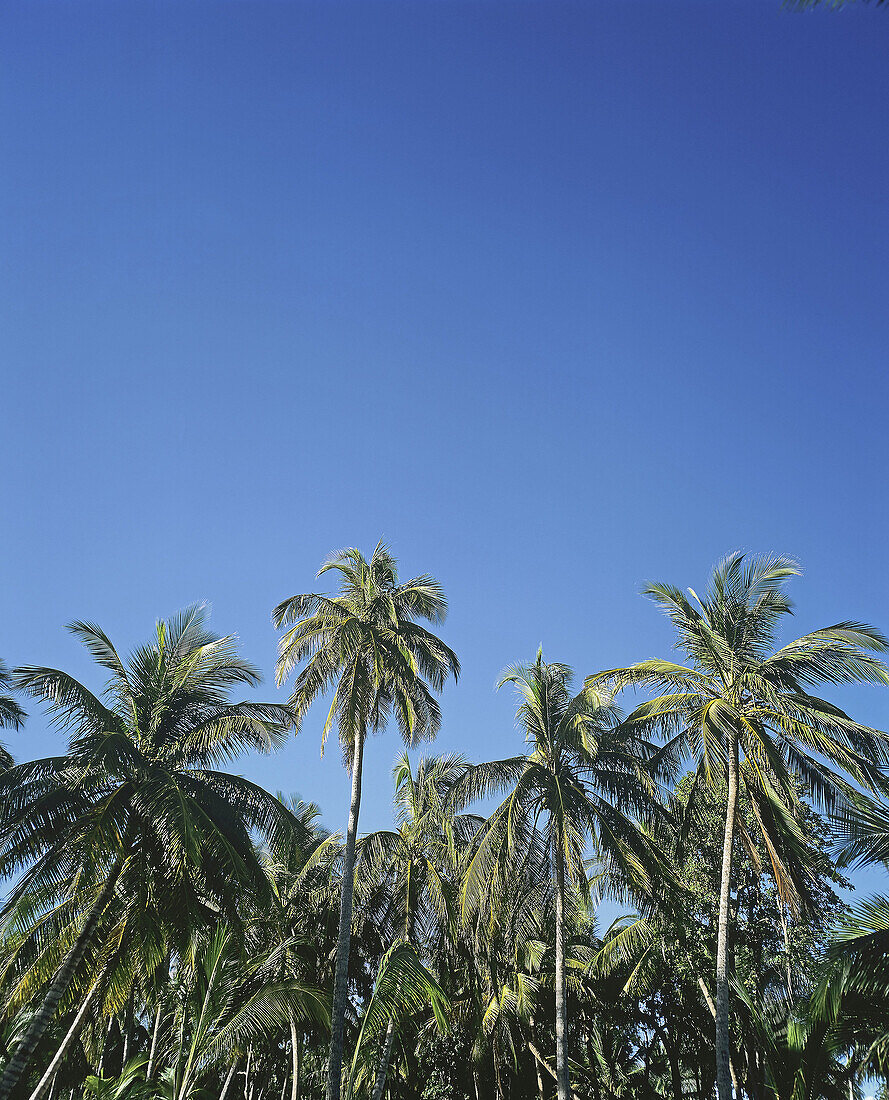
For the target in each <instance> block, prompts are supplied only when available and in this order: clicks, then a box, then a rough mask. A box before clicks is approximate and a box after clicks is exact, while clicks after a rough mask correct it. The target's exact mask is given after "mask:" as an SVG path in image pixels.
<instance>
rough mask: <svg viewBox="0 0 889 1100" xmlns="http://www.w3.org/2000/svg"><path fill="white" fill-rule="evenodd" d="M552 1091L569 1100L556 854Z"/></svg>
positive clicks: (561, 883)
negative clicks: (554, 1024) (554, 1007)
mask: <svg viewBox="0 0 889 1100" xmlns="http://www.w3.org/2000/svg"><path fill="white" fill-rule="evenodd" d="M556 1093H557V1096H558V1100H570V1098H571V1081H570V1079H569V1075H568V1000H567V998H566V996H565V867H564V864H563V862H562V854H561V852H557V853H556Z"/></svg>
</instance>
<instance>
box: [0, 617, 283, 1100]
mask: <svg viewBox="0 0 889 1100" xmlns="http://www.w3.org/2000/svg"><path fill="white" fill-rule="evenodd" d="M69 629H70V630H71V631H72V633H73V634H74V635H75V636H76V637H77V638H79V639H80V641H82V642H83V643H84V644H85V645H86V647H87V648H88V649H89V650H90V652H91V653H92V655H93V657H94V658H95V659H96V660H97V661H98V663H99V664H100V665H102V666H103V667H104V668H105V669H107V670H108V671H109V672H110V674H111V676H110V679H109V681H108V684H107V686H106V688H105V692H104V694H103V695H102V696H101V697H100V696H96V695H94V694H93V693H92V692H91V691H90V690H89V689H88V688H86V687H85V686H84V685H83V684H81V683H79V682H78V681H77V680H75V679H74V678H73V677H72V676H70V675H68V674H67V673H65V672H61V671H59V670H58V669H52V668H39V667H27V668H20V669H18V670H17V671H16V674H15V677H14V683H15V685H16V686H17V687H18V688H20V689H21V690H23V691H25V692H26V693H27V694H29V695H31V696H33V697H34V698H37V699H40V700H42V701H43V702H44V703H45V704H46V706H47V710H48V713H49V715H50V717H51V719H52V720H53V721H54V723H55V724H56V725H57V726H59V727H60V728H63V729H66V730H68V731H69V745H68V752H67V753H66V754H65V755H64V756H59V757H50V758H48V759H44V760H36V761H32V762H30V763H25V764H19V765H17V766H16V767H14V768H12V769H10V770H9V771H8V772H6V773H5V774H4V775H3V776H2V778H0V866H2V870H3V873H5V874H7V875H9V874H13V873H15V872H16V871H18V870H20V869H22V868H24V867H28V870H27V871H26V873H25V874H24V875H23V876H22V877H21V878H20V879H19V881H18V882H17V884H16V886H15V888H14V889H13V891H12V894H11V896H10V900H9V902H8V903H7V906H6V908H5V913H6V915H7V918H8V919H9V920H10V921H12V922H13V925H14V926H15V927H19V928H21V927H22V926H23V924H26V923H27V922H28V921H29V920H30V921H32V922H33V924H34V928H35V932H34V936H35V940H36V942H37V943H38V944H42V945H44V946H43V948H42V949H41V951H40V952H39V954H38V959H39V961H41V963H42V967H41V970H40V973H38V974H37V975H36V976H35V977H34V983H35V984H36V982H38V981H40V980H42V982H43V984H44V992H43V997H42V1002H41V1004H40V1006H39V1008H38V1009H37V1011H36V1012H35V1014H34V1017H33V1019H32V1021H31V1024H30V1026H29V1028H28V1031H27V1033H26V1034H25V1036H24V1037H23V1039H22V1041H21V1042H20V1043H19V1044H18V1046H17V1047H16V1049H15V1051H14V1052H13V1055H12V1057H11V1058H10V1060H9V1062H8V1064H7V1065H6V1067H5V1069H4V1072H3V1075H2V1077H0V1098H2V1100H6V1098H7V1097H8V1096H9V1095H10V1093H11V1092H12V1090H13V1089H14V1088H15V1086H16V1085H17V1083H18V1082H19V1081H20V1079H21V1077H22V1075H23V1073H24V1071H25V1070H26V1068H27V1066H28V1063H29V1061H30V1059H31V1056H32V1054H33V1052H34V1050H35V1047H36V1046H37V1043H38V1042H39V1040H40V1037H41V1036H42V1035H43V1033H44V1031H45V1030H46V1028H47V1026H48V1024H49V1023H50V1021H51V1020H52V1018H53V1016H54V1014H55V1011H56V1008H57V1006H58V1005H59V1002H60V1000H61V998H62V997H63V995H65V993H66V991H67V990H68V988H69V986H70V984H71V982H72V979H73V978H74V976H75V974H76V973H77V971H78V968H79V967H80V964H81V963H82V962H83V960H84V958H85V957H86V956H87V954H88V952H90V951H93V950H94V949H95V945H96V942H97V936H98V934H99V930H100V923H101V922H102V920H103V918H104V917H105V915H106V911H107V913H108V914H110V918H111V921H112V923H113V922H115V921H116V920H117V919H118V915H119V913H120V911H121V909H123V910H125V911H127V912H129V913H130V914H131V915H132V907H127V904H126V899H128V898H131V897H138V896H139V895H140V891H144V890H145V889H146V884H149V883H150V884H154V886H155V887H156V889H155V892H154V895H153V896H154V897H155V899H156V900H157V901H159V900H162V899H163V898H166V899H167V901H168V902H169V901H172V899H175V906H173V907H172V908H173V909H174V910H175V907H180V908H183V909H185V910H188V909H189V908H198V907H200V908H204V909H208V908H209V909H215V910H216V911H217V912H222V913H223V914H225V915H226V916H228V917H229V918H230V919H233V920H236V919H237V903H238V899H239V897H240V895H241V893H242V891H243V890H244V889H245V888H248V889H251V890H254V891H256V892H258V893H261V892H262V891H263V889H267V880H266V878H265V876H264V875H263V871H262V866H261V864H260V860H259V857H258V853H257V850H256V847H255V845H254V843H253V838H252V835H251V832H252V831H257V832H259V833H260V834H264V835H266V836H270V837H272V838H276V837H277V836H278V835H280V834H281V833H283V832H285V831H286V830H287V829H289V828H290V827H291V822H292V819H291V815H290V814H289V812H288V811H287V810H286V809H285V807H283V806H282V804H281V803H280V802H279V801H278V800H277V799H275V798H273V797H272V796H271V795H269V794H267V793H266V792H265V791H263V790H262V789H261V788H260V787H258V786H256V785H255V784H253V783H250V782H248V781H247V780H246V779H242V778H240V777H238V776H233V775H229V774H227V773H225V772H221V771H218V770H216V768H217V767H218V765H219V764H221V763H224V762H226V761H228V760H231V759H232V758H233V757H235V756H237V755H238V754H239V753H240V752H242V751H243V750H245V749H248V748H254V749H260V750H263V751H267V750H269V749H272V748H274V747H275V746H277V745H278V744H280V743H281V742H282V740H283V739H284V738H285V737H286V733H287V728H288V726H289V724H290V722H291V717H292V716H291V714H290V711H289V710H288V708H287V707H285V706H280V705H276V704H270V703H254V702H235V703H233V702H231V701H230V699H229V696H230V693H231V691H232V689H233V688H235V687H237V686H240V685H248V686H253V685H254V684H256V683H257V682H258V681H259V678H260V677H259V673H258V672H257V670H256V669H254V668H253V666H251V665H250V664H248V663H247V662H246V661H244V660H243V659H242V658H241V657H239V656H238V653H237V646H236V639H235V638H234V636H229V637H224V638H222V637H219V636H217V635H215V634H212V633H210V632H209V631H208V630H207V629H206V626H205V624H204V614H203V610H202V609H201V608H199V607H192V608H190V609H188V610H187V611H185V612H183V613H181V614H180V615H178V616H176V617H175V618H173V619H172V620H170V621H169V622H165V623H164V622H161V623H158V624H157V629H156V637H155V638H154V639H153V640H152V642H151V643H150V644H148V645H145V646H142V647H140V648H139V649H137V650H136V651H135V652H134V653H133V654H132V656H131V657H130V658H129V659H128V660H127V661H123V660H122V659H121V657H120V656H119V655H118V652H117V650H116V649H115V648H114V646H113V645H112V643H111V641H110V640H109V638H108V637H107V635H106V634H105V633H104V632H103V631H102V630H100V628H99V627H98V626H95V625H94V624H91V623H74V624H73V625H72V626H71V627H70V628H69ZM72 899H73V901H72ZM71 904H74V906H75V907H74V909H73V910H72V909H70V906H71ZM66 906H68V909H67V914H68V921H69V923H68V928H67V931H66V932H65V934H64V935H62V936H61V937H59V939H58V941H54V940H51V939H50V940H49V946H48V947H47V946H46V943H47V937H46V935H45V932H46V921H45V918H46V917H49V918H52V917H53V916H54V915H55V914H56V913H57V911H58V912H63V913H64V912H66ZM167 908H171V907H170V906H167ZM162 911H163V907H162V906H160V905H159V904H157V905H156V906H155V908H154V912H155V913H160V912H162ZM49 926H50V927H52V924H51V923H50V925H49Z"/></svg>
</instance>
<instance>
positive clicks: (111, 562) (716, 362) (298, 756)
mask: <svg viewBox="0 0 889 1100" xmlns="http://www.w3.org/2000/svg"><path fill="white" fill-rule="evenodd" d="M4 23H5V34H4V44H3V52H4V55H5V64H4V66H3V67H2V72H0V83H2V96H3V103H4V110H3V112H2V118H0V142H2V150H3V156H2V169H0V203H2V209H3V210H4V216H3V218H2V223H0V233H2V239H0V252H2V256H3V264H2V275H0V278H2V288H0V289H2V294H0V310H2V317H0V341H2V354H3V364H4V369H3V396H4V405H5V416H4V426H3V431H2V433H0V448H2V469H3V495H2V501H3V513H4V524H3V529H4V537H3V539H2V544H0V545H2V562H3V577H4V584H3V588H2V611H0V655H2V656H3V657H4V658H5V659H6V660H7V662H9V663H10V664H17V663H41V664H51V665H57V666H61V667H64V668H66V669H68V670H70V671H72V672H74V673H76V674H78V675H81V676H84V677H87V678H88V679H89V681H90V683H92V684H94V685H96V686H98V684H99V683H100V682H101V681H100V678H97V677H96V675H95V673H94V672H93V671H92V670H91V668H90V665H89V661H88V660H87V658H86V656H85V654H84V653H82V652H81V651H79V649H78V647H77V645H76V643H75V642H74V641H73V640H72V639H71V638H70V637H68V636H67V635H66V634H65V632H64V630H63V625H64V624H65V623H66V622H68V621H70V620H72V619H75V618H83V619H90V620H95V621H97V622H99V623H100V624H102V626H103V627H104V628H105V629H106V630H107V631H108V633H109V634H110V635H111V636H112V638H114V639H115V640H116V641H117V642H118V644H119V645H121V646H122V647H123V648H129V647H131V646H134V645H136V644H137V643H139V642H141V641H142V640H144V639H145V637H146V636H147V635H148V633H149V632H150V630H151V627H152V623H153V621H154V620H155V618H157V617H159V616H165V615H168V614H171V613H172V612H174V611H176V610H177V609H179V608H181V607H183V606H184V605H186V604H189V603H191V602H194V601H204V600H206V601H208V602H209V603H210V604H211V605H212V608H213V619H212V624H213V626H214V627H215V628H216V629H218V630H220V631H222V632H228V631H232V630H234V631H237V632H239V634H240V635H241V638H242V640H243V648H244V651H245V653H246V654H247V655H248V656H249V657H251V658H252V659H253V660H255V661H256V662H258V663H259V664H260V665H261V666H262V667H263V669H264V670H265V672H266V675H267V684H266V685H265V688H264V690H263V692H262V693H261V694H264V695H265V696H267V697H273V698H280V697H281V696H280V695H278V694H277V693H276V690H275V688H274V684H273V668H274V659H275V634H274V632H273V630H272V627H271V624H270V611H271V608H272V607H273V606H274V604H276V603H277V602H278V601H279V600H280V599H282V598H283V597H285V596H287V595H290V594H292V593H294V592H299V591H305V590H309V589H311V588H312V587H313V585H314V583H315V582H314V580H313V577H314V573H315V570H316V569H317V567H318V565H319V564H320V563H321V561H322V559H323V558H324V557H325V556H326V555H327V553H328V552H329V551H330V550H332V549H334V548H336V547H339V546H343V545H358V546H360V547H362V548H364V549H365V550H366V551H368V552H369V551H370V550H371V549H372V547H373V545H374V543H375V542H376V541H377V539H378V538H380V537H381V536H382V537H384V538H386V539H387V540H389V541H390V543H391V545H392V547H393V549H394V551H395V553H396V555H397V556H398V558H399V559H400V560H401V562H402V566H403V570H404V573H405V575H410V574H412V573H415V572H421V571H427V570H428V571H430V572H432V573H434V574H435V575H436V576H438V577H439V578H440V580H441V581H442V582H443V584H444V585H445V588H446V590H447V592H448V595H449V598H450V602H451V615H450V617H449V620H448V623H447V625H446V627H445V629H444V631H443V633H444V636H445V637H446V639H447V641H448V642H449V643H450V644H451V645H452V646H453V647H454V648H455V649H456V650H457V652H458V654H459V656H460V658H461V661H462V664H463V669H464V671H463V675H462V677H461V679H460V683H459V685H457V686H456V687H454V686H453V685H452V686H450V687H449V688H448V689H447V691H446V693H445V695H444V699H443V709H444V716H445V717H444V729H443V732H442V734H441V736H440V738H439V741H438V748H439V749H442V750H457V751H461V752H463V753H465V754H467V755H468V756H470V757H472V758H474V759H482V758H494V757H498V756H504V755H511V754H512V753H514V752H515V751H517V749H518V748H519V747H520V741H519V737H518V735H517V733H516V731H515V728H514V724H513V710H514V704H513V700H512V698H510V697H509V695H508V693H507V692H501V693H500V694H495V692H494V684H495V682H496V680H497V678H498V675H499V673H500V671H501V669H502V668H503V666H504V665H506V664H509V663H512V662H514V661H516V660H522V659H527V658H530V657H532V656H533V654H534V652H535V650H536V647H537V645H538V643H540V642H542V643H543V644H544V647H545V652H546V654H547V655H548V656H549V657H551V658H552V659H558V660H563V661H566V662H568V663H570V664H572V665H573V666H574V667H575V668H576V669H577V670H578V674H579V676H580V675H585V674H587V673H590V672H593V671H596V670H598V669H600V668H604V667H611V666H614V665H616V664H620V663H625V662H629V661H632V660H634V659H640V658H643V657H648V656H654V655H665V654H666V653H667V651H668V650H669V646H670V642H671V637H670V631H669V628H668V625H667V624H666V623H665V622H664V621H662V619H661V618H660V616H659V614H658V612H657V611H656V610H655V608H654V607H653V606H651V605H649V604H647V603H646V601H645V600H643V599H641V598H640V597H639V596H638V595H637V593H638V591H639V589H640V587H641V585H642V584H643V583H644V582H645V581H646V580H650V579H660V580H670V581H673V582H675V583H677V584H680V585H683V586H685V585H694V586H696V587H697V586H698V585H703V584H704V583H705V580H706V576H707V573H708V571H709V569H710V567H711V566H712V565H713V564H714V563H715V562H716V561H717V560H718V559H719V558H720V557H722V556H723V555H724V554H725V553H727V552H728V551H730V550H732V549H735V548H747V549H750V550H754V551H776V552H782V553H789V554H791V555H794V556H796V557H797V558H798V559H799V560H800V561H801V562H802V563H803V565H804V567H805V576H804V578H802V579H801V580H798V581H797V582H795V583H794V585H793V591H794V595H795V597H796V598H797V601H798V615H797V620H796V622H795V623H794V624H793V625H794V627H795V633H803V632H805V631H807V630H809V629H812V628H814V627H817V626H820V625H825V624H827V623H831V622H835V621H837V620H838V619H842V618H864V619H868V620H871V621H874V622H876V623H877V624H878V625H881V626H883V627H884V628H889V597H887V591H886V583H885V570H886V543H887V519H886V509H885V504H884V500H883V496H884V481H885V477H886V471H887V461H886V460H887V433H886V422H887V418H886V412H887V380H886V348H887V345H889V339H887V338H889V311H887V308H886V292H885V283H886V264H887V257H889V218H887V193H889V192H887V178H889V140H887V138H889V133H887V130H889V126H887V118H886V112H885V109H884V106H883V105H884V104H885V103H886V102H887V99H889V66H887V65H886V57H887V49H889V13H885V12H883V11H881V10H877V9H874V8H859V7H857V6H853V8H851V9H847V10H844V11H843V12H841V13H832V12H828V11H818V12H814V13H809V14H805V15H801V14H794V13H790V12H788V11H786V10H784V9H782V8H781V6H780V3H779V2H778V0H774V2H772V0H768V2H767V0H747V2H745V3H740V2H738V3H732V2H725V0H720V2H719V3H703V2H701V3H691V2H684V0H662V2H660V3H642V2H636V0H622V2H619V3H618V2H611V3H605V2H596V0H588V2H585V3H576V4H568V3H561V2H553V0H547V2H545V3H544V2H540V3H524V2H520V0H511V2H510V3H494V2H483V0H479V2H476V3H461V2H457V0H449V2H444V0H439V2H433V0H428V2H424V0H415V2H413V3H402V4H395V3H383V2H378V0H361V2H360V3H345V2H339V0H321V2H318V3H311V4H310V3H302V2H299V0H292V2H286V3H285V2H281V3H261V2H248V0H243V2H240V3H225V2H221V0H214V2H200V0H189V2H186V3H183V2H181V0H176V2H172V0H170V2H168V3H148V2H144V0H128V3H126V4H121V3H119V0H117V2H113V3H111V2H109V3H104V4H100V3H96V2H92V0H90V2H86V3H77V4H74V3H68V2H64V3H62V2H56V3H49V2H44V0H26V2H20V0H11V2H9V3H8V4H7V5H6V6H5V13H4ZM835 697H836V698H837V699H838V700H839V701H840V702H841V703H843V704H844V705H846V706H848V707H849V708H850V709H851V710H852V711H853V713H854V714H855V715H856V716H858V717H860V718H861V719H862V720H865V721H868V722H872V723H874V724H877V725H881V726H883V727H885V726H887V725H889V693H887V692H882V693H880V692H879V691H877V689H870V688H868V689H855V690H852V689H850V690H847V691H843V692H840V693H838V694H837V693H835ZM321 722H322V715H321V714H320V713H319V714H313V715H310V717H309V719H308V720H307V722H306V724H305V728H304V730H303V732H302V733H301V734H300V735H299V737H298V738H297V739H295V740H294V741H292V742H291V743H290V744H289V745H288V747H287V748H286V750H284V751H283V752H282V753H281V754H279V755H278V756H276V757H274V758H269V759H251V760H249V761H244V763H243V770H244V771H245V773H246V774H249V775H251V776H252V777H254V778H256V779H258V780H259V781H261V782H262V783H264V784H265V785H267V786H270V787H272V788H273V789H282V790H284V791H286V792H290V791H295V792H299V793H300V794H301V795H302V796H303V797H305V798H309V799H313V800H315V801H317V802H319V803H320V805H321V807H322V810H323V816H324V820H325V822H326V823H327V824H328V826H330V827H332V828H342V827H343V826H344V824H345V817H346V810H347V801H348V782H347V776H346V774H345V772H344V771H343V769H342V767H341V764H340V759H339V753H338V752H337V751H335V750H333V751H331V752H329V753H328V754H327V756H326V757H325V759H324V760H323V761H322V760H321V759H320V758H319V730H320V725H321ZM8 740H9V742H10V747H11V748H12V749H13V750H14V752H15V753H16V754H17V755H18V756H19V757H27V756H33V755H43V754H46V753H51V752H54V751H56V750H57V748H58V745H59V739H58V736H57V735H55V734H53V733H51V732H50V731H48V730H47V728H46V725H45V723H44V721H43V719H42V718H41V717H39V716H38V715H35V716H34V717H33V718H32V720H31V721H30V723H29V725H28V728H27V731H26V732H25V733H24V734H23V735H21V736H13V737H10V738H8ZM398 751H399V744H398V741H397V736H396V735H395V734H394V733H390V734H388V735H386V736H385V737H384V738H382V739H380V740H379V741H378V742H376V743H374V744H372V745H371V747H370V752H369V754H368V763H367V770H366V786H365V799H364V805H363V811H362V812H363V825H364V826H365V827H367V828H371V827H375V826H379V825H381V824H383V823H384V822H385V821H387V820H388V816H389V811H388V806H389V797H390V790H391V786H390V781H389V769H390V767H391V764H392V762H393V759H394V758H395V756H396V754H397V752H398ZM868 881H870V880H868Z"/></svg>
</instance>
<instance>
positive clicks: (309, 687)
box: [0, 543, 460, 1100]
mask: <svg viewBox="0 0 889 1100" xmlns="http://www.w3.org/2000/svg"><path fill="white" fill-rule="evenodd" d="M331 570H334V571H336V572H338V573H339V574H340V577H341V585H340V591H339V593H338V594H337V595H335V596H327V595H321V594H318V593H314V592H309V593H305V594H303V595H300V596H291V597H290V598H289V599H286V600H284V601H283V602H282V603H280V604H279V605H278V606H277V607H276V608H275V611H274V616H273V618H274V623H275V626H276V627H278V628H280V627H283V626H288V627H289V628H290V629H289V630H287V631H286V633H285V634H284V635H283V636H282V637H281V640H280V642H279V657H278V666H277V680H278V683H279V684H281V683H284V682H285V681H286V680H287V679H288V678H289V677H290V675H291V674H292V673H293V672H294V670H295V669H296V668H297V666H298V665H299V664H301V663H302V662H303V661H305V665H304V667H303V668H302V669H301V671H300V672H299V674H298V675H297V677H296V680H295V682H294V685H293V691H292V693H291V696H290V704H291V706H292V708H293V711H294V713H295V716H296V722H297V725H299V723H300V722H301V721H302V719H303V718H304V716H305V713H306V711H307V710H308V708H309V707H310V706H311V704H312V703H313V702H314V701H315V700H316V699H317V698H318V697H319V696H320V695H323V694H324V693H325V692H327V691H328V690H330V689H333V700H332V702H331V705H330V710H329V712H328V715H327V720H326V722H325V724H324V729H323V732H322V738H321V743H322V750H323V746H324V743H325V742H326V740H327V735H328V733H329V732H330V729H331V727H332V726H333V724H334V723H336V725H337V728H338V732H339V739H340V745H341V747H342V751H343V758H344V761H346V762H347V763H349V764H350V767H351V774H352V792H351V801H350V805H349V824H348V827H347V830H346V846H345V851H344V854H343V882H342V892H341V898H340V921H339V934H338V937H337V952H336V971H335V977H334V990H333V1007H332V1012H331V1037H330V1059H329V1062H328V1070H327V1074H328V1080H327V1097H328V1100H339V1098H340V1092H341V1089H342V1065H343V1027H344V1022H345V1013H346V1000H347V991H348V972H349V945H350V940H351V926H352V897H353V892H354V887H355V843H356V839H357V835H358V812H359V808H360V805H361V767H362V761H363V754H364V741H365V738H366V736H367V734H368V732H371V731H378V730H381V729H383V728H384V727H385V726H386V725H387V723H388V722H389V719H390V718H391V717H393V716H394V717H395V719H396V721H397V723H398V726H399V729H400V730H401V735H402V737H403V738H404V741H405V743H406V744H407V745H414V744H416V743H417V742H418V741H421V740H423V739H424V738H428V739H432V738H434V737H435V735H436V734H437V732H438V729H439V726H440V724H441V713H440V711H439V707H438V703H437V702H436V700H435V697H434V695H433V692H438V691H441V689H442V688H443V687H444V684H445V681H446V680H447V678H448V676H450V675H453V676H454V679H455V680H456V678H457V675H458V673H459V671H460V665H459V662H458V661H457V657H456V655H455V654H454V653H453V652H452V650H450V649H449V648H448V647H447V646H446V645H445V644H444V642H442V641H441V640H440V639H439V638H437V637H436V636H435V635H434V634H432V633H431V632H430V631H428V630H426V629H425V627H423V626H421V625H420V624H419V623H418V622H417V621H416V620H417V619H426V620H427V621H429V622H431V623H436V624H437V623H440V622H442V621H443V620H444V617H445V614H446V612H447V600H446V599H445V595H444V592H443V591H442V589H441V586H440V585H439V584H438V582H437V581H436V580H435V579H434V578H433V577H431V576H428V575H423V576H419V577H415V578H414V579H413V580H410V581H407V582H405V583H401V584H399V581H398V568H397V564H396V562H395V559H394V558H393V557H392V555H391V553H390V552H389V549H388V548H387V547H386V546H384V545H383V543H379V544H378V545H377V546H376V548H375V549H374V552H373V554H372V555H371V558H370V560H369V561H368V560H367V559H366V558H365V557H364V556H363V555H362V554H361V552H360V551H358V550H356V549H348V550H340V551H339V552H337V553H336V554H334V555H333V556H332V557H331V558H329V559H328V561H326V562H325V563H324V565H322V567H321V569H320V570H319V571H318V576H322V575H323V574H325V573H328V572H330V571H331ZM0 1100H3V1098H2V1097H0Z"/></svg>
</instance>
